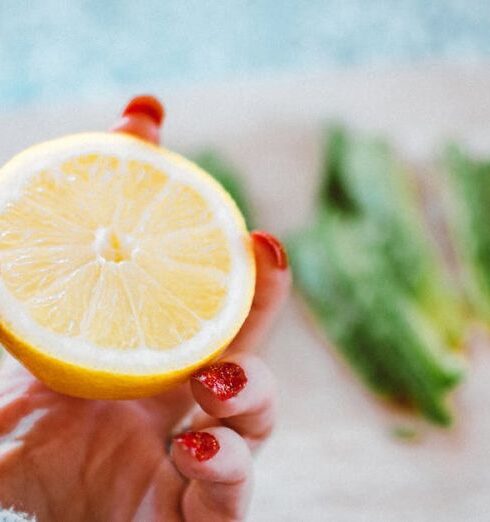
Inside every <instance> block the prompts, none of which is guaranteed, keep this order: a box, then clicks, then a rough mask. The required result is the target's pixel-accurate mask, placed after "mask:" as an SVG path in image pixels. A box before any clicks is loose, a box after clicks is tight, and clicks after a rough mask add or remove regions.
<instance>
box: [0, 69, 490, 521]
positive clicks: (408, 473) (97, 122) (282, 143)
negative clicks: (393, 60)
mask: <svg viewBox="0 0 490 522" xmlns="http://www.w3.org/2000/svg"><path fill="white" fill-rule="evenodd" d="M489 93H490V69H488V68H485V67H468V66H466V67H457V66H453V67H448V66H426V67H423V68H419V69H417V70H413V69H406V70H386V71H373V70H357V71H336V72H327V73H319V74H314V75H304V76H301V77H299V76H295V77H290V76H283V77H274V78H268V79H262V80H256V81H246V82H243V81H242V82H231V83H229V84H226V85H224V84H221V85H207V86H199V87H186V88H176V87H174V88H167V87H166V86H162V87H161V89H160V90H159V92H157V93H156V94H158V95H159V96H160V97H161V98H162V99H163V100H164V101H165V103H166V106H167V111H168V118H167V121H166V123H165V128H164V132H163V137H164V141H165V144H166V145H167V146H168V147H171V148H174V149H176V150H178V151H180V152H183V153H188V152H190V151H193V150H196V148H199V147H202V146H206V145H212V146H215V147H216V148H218V149H219V150H220V151H222V152H223V153H224V154H226V155H227V156H228V157H229V159H230V160H232V161H233V162H234V163H235V164H236V165H237V167H239V168H240V169H241V170H242V171H243V173H244V175H245V176H246V183H247V185H248V188H249V192H250V194H251V197H252V199H253V202H254V206H255V210H256V215H257V221H258V222H259V223H260V226H261V227H262V228H265V229H268V230H270V231H272V232H274V233H276V234H278V235H283V234H284V233H286V232H287V231H289V230H291V229H294V228H295V227H298V226H301V224H302V223H304V222H305V221H306V220H307V219H308V217H309V216H310V213H311V208H312V197H313V194H314V190H315V183H316V175H317V171H318V166H319V163H320V160H321V146H322V129H323V128H324V126H325V124H327V123H328V122H329V121H339V120H340V121H344V122H346V123H348V124H350V125H352V126H353V127H355V128H358V129H362V130H367V131H371V132H378V133H382V134H385V135H386V136H387V137H388V138H389V139H390V140H391V141H392V142H393V143H394V144H395V146H396V147H397V148H398V150H399V152H400V154H401V155H402V156H403V157H405V158H406V159H408V160H409V161H412V162H415V163H418V164H420V165H427V164H428V163H429V162H431V161H432V160H433V158H434V157H436V155H437V152H438V147H440V145H441V144H443V143H444V141H445V140H446V139H448V138H455V139H458V140H460V141H463V142H465V143H467V144H468V145H470V146H471V147H472V148H474V149H475V150H477V151H486V152H487V153H488V154H489V155H490V95H489ZM132 94H134V93H132V92H126V93H118V94H117V95H115V96H114V98H113V99H111V100H110V101H109V100H96V101H91V100H81V101H80V102H79V103H76V104H72V105H70V104H65V105H64V106H59V105H56V104H50V105H49V106H47V105H45V106H41V105H32V106H30V107H24V108H22V109H21V110H18V111H16V112H15V113H13V112H5V111H4V112H0V162H3V161H4V160H6V159H8V158H9V157H10V156H11V155H12V154H13V153H15V152H17V151H19V150H21V149H23V148H24V147H26V146H28V145H30V144H31V143H34V142H37V141H40V140H45V139H48V138H51V137H55V136H59V135H62V134H66V133H72V132H77V131H82V130H99V129H105V128H108V127H109V126H110V124H111V123H112V121H113V119H114V115H115V114H116V113H117V111H118V110H119V109H120V108H121V107H122V105H123V104H124V102H125V101H126V100H127V99H128V98H129V97H130V96H131V95H132ZM0 110H1V108H0ZM471 337H472V340H471V342H469V343H468V352H469V356H470V357H469V369H468V374H467V378H466V381H465V382H464V383H463V385H462V386H461V387H460V388H459V389H458V391H457V392H456V394H455V397H454V408H455V411H456V423H455V426H454V427H453V428H452V429H451V430H441V429H436V428H432V427H430V426H428V425H426V424H424V423H423V422H421V421H419V420H412V419H411V418H410V417H407V416H405V415H404V414H402V413H401V412H397V411H395V410H393V409H391V408H389V407H388V406H387V405H385V404H383V403H381V402H379V401H377V400H375V399H373V397H372V396H371V395H370V394H369V393H368V392H366V391H365V390H364V389H363V388H362V387H361V386H360V385H359V384H358V383H357V381H356V380H355V379H354V378H353V377H352V375H351V373H350V371H349V370H348V368H346V367H345V366H344V365H343V364H342V362H340V361H339V360H338V359H337V358H336V357H335V356H334V354H333V352H332V350H331V349H330V348H329V347H328V345H327V344H326V343H325V342H324V341H323V340H322V339H321V337H320V336H318V335H317V334H316V333H315V332H314V330H313V329H312V327H311V324H310V323H309V322H308V321H307V320H306V319H305V315H304V313H302V308H301V305H300V304H299V303H298V300H297V299H296V298H294V297H293V298H292V299H291V300H290V302H289V303H288V305H287V306H286V308H285V310H284V313H283V315H282V317H281V320H280V322H279V323H278V324H277V327H276V329H275V331H274V332H273V334H272V336H271V338H270V341H269V343H268V346H266V347H264V354H265V355H264V356H265V357H266V358H267V360H268V361H269V364H270V366H271V367H272V368H273V370H274V372H275V373H276V375H277V378H278V383H279V393H280V400H281V407H280V417H279V422H278V426H277V430H276V431H275V433H274V435H273V437H272V438H271V440H270V442H269V443H268V444H267V445H266V447H265V448H264V449H262V450H261V451H260V452H259V454H258V455H257V457H256V488H255V496H254V499H253V504H252V508H251V512H250V517H249V519H250V520H251V521H253V522H275V521H278V522H279V521H280V522H288V521H291V522H323V521H332V522H343V521H346V522H361V521H362V522H364V521H366V522H393V521H395V520H396V521H409V522H426V521H427V522H429V521H431V522H432V521H434V520H437V521H439V520H441V521H445V522H453V521H454V522H460V521H487V520H490V342H489V341H488V338H487V337H486V336H485V335H484V334H483V333H481V332H477V331H475V332H474V333H473V334H472V336H471ZM399 427H408V428H410V429H412V428H413V429H415V431H416V433H417V437H416V438H415V439H409V440H404V439H400V438H399V437H396V436H394V431H396V429H397V428H399Z"/></svg>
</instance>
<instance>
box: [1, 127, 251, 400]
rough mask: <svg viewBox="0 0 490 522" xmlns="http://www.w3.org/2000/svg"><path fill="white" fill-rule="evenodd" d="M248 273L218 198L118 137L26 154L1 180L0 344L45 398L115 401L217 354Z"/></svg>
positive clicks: (198, 175) (234, 322) (179, 376)
mask: <svg viewBox="0 0 490 522" xmlns="http://www.w3.org/2000/svg"><path fill="white" fill-rule="evenodd" d="M254 284H255V264H254V257H253V253H252V248H251V244H250V239H249V235H248V233H247V230H246V227H245V224H244V220H243V218H242V216H241V214H240V212H239V211H238V209H237V207H236V205H235V204H234V202H233V201H232V200H231V198H230V197H229V196H228V194H227V193H226V192H225V191H224V190H223V189H222V188H221V186H220V185H219V184H217V183H216V182H215V181H214V180H213V179H212V178H211V177H210V176H209V175H207V174H206V173H205V172H204V171H202V170H200V169H199V168H198V167H197V166H195V165H194V164H192V163H190V162H189V161H187V160H185V159H184V158H182V157H180V156H178V155H176V154H174V153H171V152H169V151H167V150H165V149H163V148H160V147H155V146H153V145H151V144H148V143H146V142H143V141H142V140H139V139H137V138H133V137H130V136H127V135H123V134H109V133H91V134H79V135H74V136H69V137H65V138H61V139H58V140H55V141H51V142H48V143H44V144H41V145H37V146H35V147H32V148H30V149H28V150H26V151H25V152H23V153H21V154H20V155H18V156H16V157H15V158H14V159H12V160H11V161H10V162H9V163H7V165H5V166H4V167H3V168H2V169H1V170H0V341H1V342H2V343H3V344H4V346H5V347H6V348H7V349H8V350H9V351H10V352H11V353H12V354H13V355H14V356H15V357H16V358H18V359H19V360H20V361H21V362H22V363H23V364H24V365H25V366H26V367H27V368H28V369H29V370H31V372H32V373H34V374H35V375H36V376H37V377H39V378H40V379H41V380H42V381H44V382H45V383H46V384H47V385H48V386H50V387H51V388H52V389H54V390H56V391H59V392H63V393H66V394H68V395H73V396H77V397H85V398H99V399H103V398H108V399H128V398H136V397H143V396H148V395H152V394H155V393H158V392H160V391H162V390H164V389H165V388H167V387H168V386H170V385H172V384H174V383H176V382H180V381H182V380H184V379H185V378H186V377H188V375H189V374H190V373H191V372H192V371H194V370H195V369H197V368H198V367H199V366H201V365H203V364H204V363H206V362H207V361H210V360H211V359H213V358H215V357H216V356H217V355H218V354H219V353H221V351H222V350H224V348H226V346H227V345H228V344H229V342H230V341H231V339H233V337H234V336H235V335H236V333H237V332H238V330H239V328H240V327H241V325H242V324H243V322H244V320H245V318H246V316H247V314H248V312H249V309H250V305H251V301H252V297H253V292H254Z"/></svg>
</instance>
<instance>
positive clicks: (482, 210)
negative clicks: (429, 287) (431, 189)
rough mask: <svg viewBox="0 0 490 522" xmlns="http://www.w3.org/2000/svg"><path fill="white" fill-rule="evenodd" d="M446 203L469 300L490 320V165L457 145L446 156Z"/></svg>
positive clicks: (447, 151)
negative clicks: (474, 157) (489, 226)
mask: <svg viewBox="0 0 490 522" xmlns="http://www.w3.org/2000/svg"><path fill="white" fill-rule="evenodd" d="M445 167H446V172H447V174H448V176H447V182H448V183H447V184H446V186H445V188H446V191H445V196H446V202H448V203H449V205H448V206H449V210H450V211H449V212H448V216H449V219H450V226H451V230H452V233H453V237H454V239H455V245H456V249H457V251H458V254H459V258H460V261H461V262H462V266H463V277H464V284H465V288H466V293H467V297H468V299H469V301H470V302H471V304H472V305H473V308H474V309H475V311H476V312H477V314H479V315H480V317H482V319H484V320H485V321H487V322H488V321H490V233H489V231H488V225H489V223H490V162H489V161H482V160H476V159H473V158H470V157H469V156H468V155H467V154H466V153H465V152H464V151H463V150H462V149H460V148H459V147H457V146H456V145H451V146H449V147H448V148H447V150H446V154H445Z"/></svg>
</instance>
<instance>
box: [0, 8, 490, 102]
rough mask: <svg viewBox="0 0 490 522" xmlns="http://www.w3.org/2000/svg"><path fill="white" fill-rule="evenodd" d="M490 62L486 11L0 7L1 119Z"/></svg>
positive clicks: (489, 14) (489, 21) (489, 24)
mask: <svg viewBox="0 0 490 522" xmlns="http://www.w3.org/2000/svg"><path fill="white" fill-rule="evenodd" d="M489 53H490V2H488V1H485V0H479V1H477V0H398V1H397V0H385V1H381V0H304V1H292V0H283V1H281V0H261V1H259V0H255V1H253V0H249V1H245V0H190V1H185V0H167V1H165V0H86V1H81V0H66V1H60V0H0V109H1V108H5V107H15V106H18V105H20V104H24V103H29V102H35V101H38V100H43V101H47V102H49V101H52V100H58V99H70V98H74V97H77V98H78V99H79V98H80V97H82V98H91V97H95V96H97V97H99V98H100V97H104V96H110V95H111V93H114V92H121V91H124V90H134V89H136V88H142V89H145V90H150V89H151V88H152V87H153V86H156V85H160V86H161V85H162V84H165V83H172V84H175V83H178V82H180V83H182V82H185V83H192V82H200V81H217V80H222V79H226V78H236V77H240V76H252V75H259V74H262V75H263V74H271V73H272V72H274V71H284V70H286V71H304V70H308V71H316V70H320V69H323V68H326V67H332V66H350V65H354V64H363V65H376V64H387V65H393V64H395V65H400V64H407V63H415V62H420V61H431V62H432V61H441V60H450V61H455V60H457V61H476V60H482V59H486V57H487V56H488V55H489Z"/></svg>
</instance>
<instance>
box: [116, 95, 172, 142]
mask: <svg viewBox="0 0 490 522" xmlns="http://www.w3.org/2000/svg"><path fill="white" fill-rule="evenodd" d="M164 117H165V109H164V108H163V105H162V104H161V103H160V102H159V101H158V100H157V99H156V98H155V97H154V96H136V98H133V99H132V100H131V101H130V102H129V103H128V104H127V105H126V107H125V108H124V110H123V112H122V118H121V120H120V121H119V122H117V123H116V125H114V127H113V128H112V131H114V132H124V133H126V134H132V135H133V136H137V137H138V138H140V139H142V140H145V141H149V142H150V143H154V144H156V145H158V144H159V143H160V127H161V125H162V122H163V119H164Z"/></svg>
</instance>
